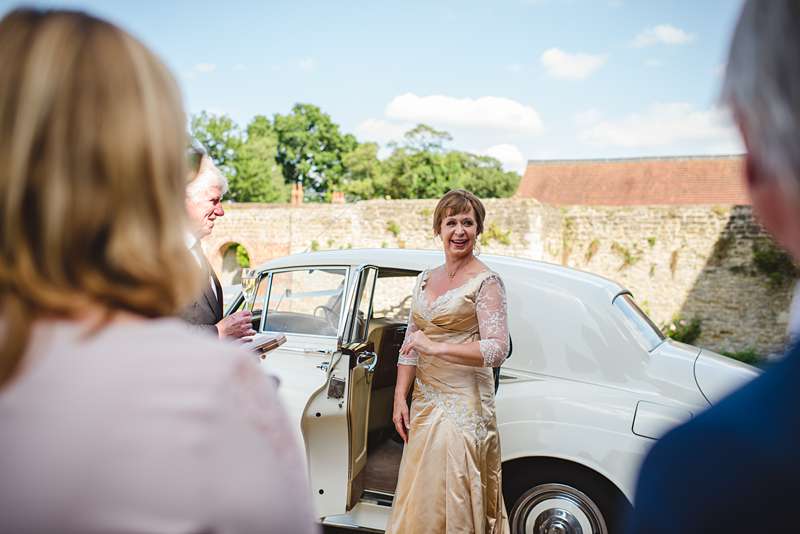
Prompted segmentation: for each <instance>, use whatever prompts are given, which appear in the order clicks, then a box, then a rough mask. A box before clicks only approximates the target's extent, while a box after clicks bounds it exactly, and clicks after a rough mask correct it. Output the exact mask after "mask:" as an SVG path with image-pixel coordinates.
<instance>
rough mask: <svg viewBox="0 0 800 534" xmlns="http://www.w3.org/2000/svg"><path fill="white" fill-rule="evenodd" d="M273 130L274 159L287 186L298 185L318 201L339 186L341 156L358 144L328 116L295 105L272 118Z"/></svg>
mask: <svg viewBox="0 0 800 534" xmlns="http://www.w3.org/2000/svg"><path fill="white" fill-rule="evenodd" d="M273 128H274V130H275V133H276V134H277V136H278V153H277V158H276V159H277V161H278V163H280V165H281V166H282V167H283V176H284V178H285V179H286V181H287V182H288V183H293V182H298V181H299V182H301V183H302V184H303V187H304V188H305V189H306V190H307V191H309V192H311V193H316V196H317V198H322V197H323V195H324V194H325V193H328V192H330V191H332V190H334V189H337V188H339V187H340V186H341V185H342V182H343V179H344V175H345V166H344V162H343V157H344V155H345V154H347V153H349V152H352V151H353V150H354V149H355V148H356V146H357V144H358V142H357V141H356V138H355V137H353V136H352V135H350V134H346V135H343V134H342V133H341V132H340V131H339V125H338V124H336V123H334V122H333V121H332V120H331V118H330V116H329V115H328V114H327V113H323V112H322V111H321V110H320V109H319V108H318V107H317V106H314V105H312V104H295V105H294V107H293V108H292V112H291V113H289V114H288V115H280V114H276V115H275V117H274V121H273Z"/></svg>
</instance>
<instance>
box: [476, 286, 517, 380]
mask: <svg viewBox="0 0 800 534" xmlns="http://www.w3.org/2000/svg"><path fill="white" fill-rule="evenodd" d="M475 311H476V313H477V315H478V329H479V331H480V335H481V340H480V348H481V355H482V356H483V365H484V366H486V367H500V365H501V364H502V363H503V360H505V359H506V356H508V348H509V338H508V305H507V303H506V288H505V286H504V285H503V281H502V280H500V277H499V276H496V275H492V276H489V277H488V278H487V279H486V280H484V281H483V283H482V284H481V287H480V289H479V290H478V296H477V299H476V302H475Z"/></svg>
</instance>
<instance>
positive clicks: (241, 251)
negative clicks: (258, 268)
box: [236, 243, 250, 269]
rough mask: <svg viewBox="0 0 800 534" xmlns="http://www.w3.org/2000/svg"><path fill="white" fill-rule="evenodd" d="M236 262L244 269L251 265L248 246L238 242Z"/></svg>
mask: <svg viewBox="0 0 800 534" xmlns="http://www.w3.org/2000/svg"><path fill="white" fill-rule="evenodd" d="M236 263H237V265H239V267H241V268H243V269H245V268H247V267H250V254H248V253H247V249H246V248H244V247H243V246H242V245H240V244H238V243H237V244H236Z"/></svg>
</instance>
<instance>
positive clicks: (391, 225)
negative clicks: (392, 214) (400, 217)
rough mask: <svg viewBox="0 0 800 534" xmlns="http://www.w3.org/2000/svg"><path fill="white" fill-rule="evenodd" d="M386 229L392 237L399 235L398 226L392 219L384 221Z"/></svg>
mask: <svg viewBox="0 0 800 534" xmlns="http://www.w3.org/2000/svg"><path fill="white" fill-rule="evenodd" d="M386 231H387V232H389V233H390V234H392V235H393V236H394V237H397V236H399V235H400V226H398V224H397V223H396V222H394V221H387V222H386Z"/></svg>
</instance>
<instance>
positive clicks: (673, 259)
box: [669, 250, 679, 278]
mask: <svg viewBox="0 0 800 534" xmlns="http://www.w3.org/2000/svg"><path fill="white" fill-rule="evenodd" d="M678 254H679V251H678V250H673V251H672V254H670V256H669V272H670V273H672V277H673V278H675V271H677V270H678Z"/></svg>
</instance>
